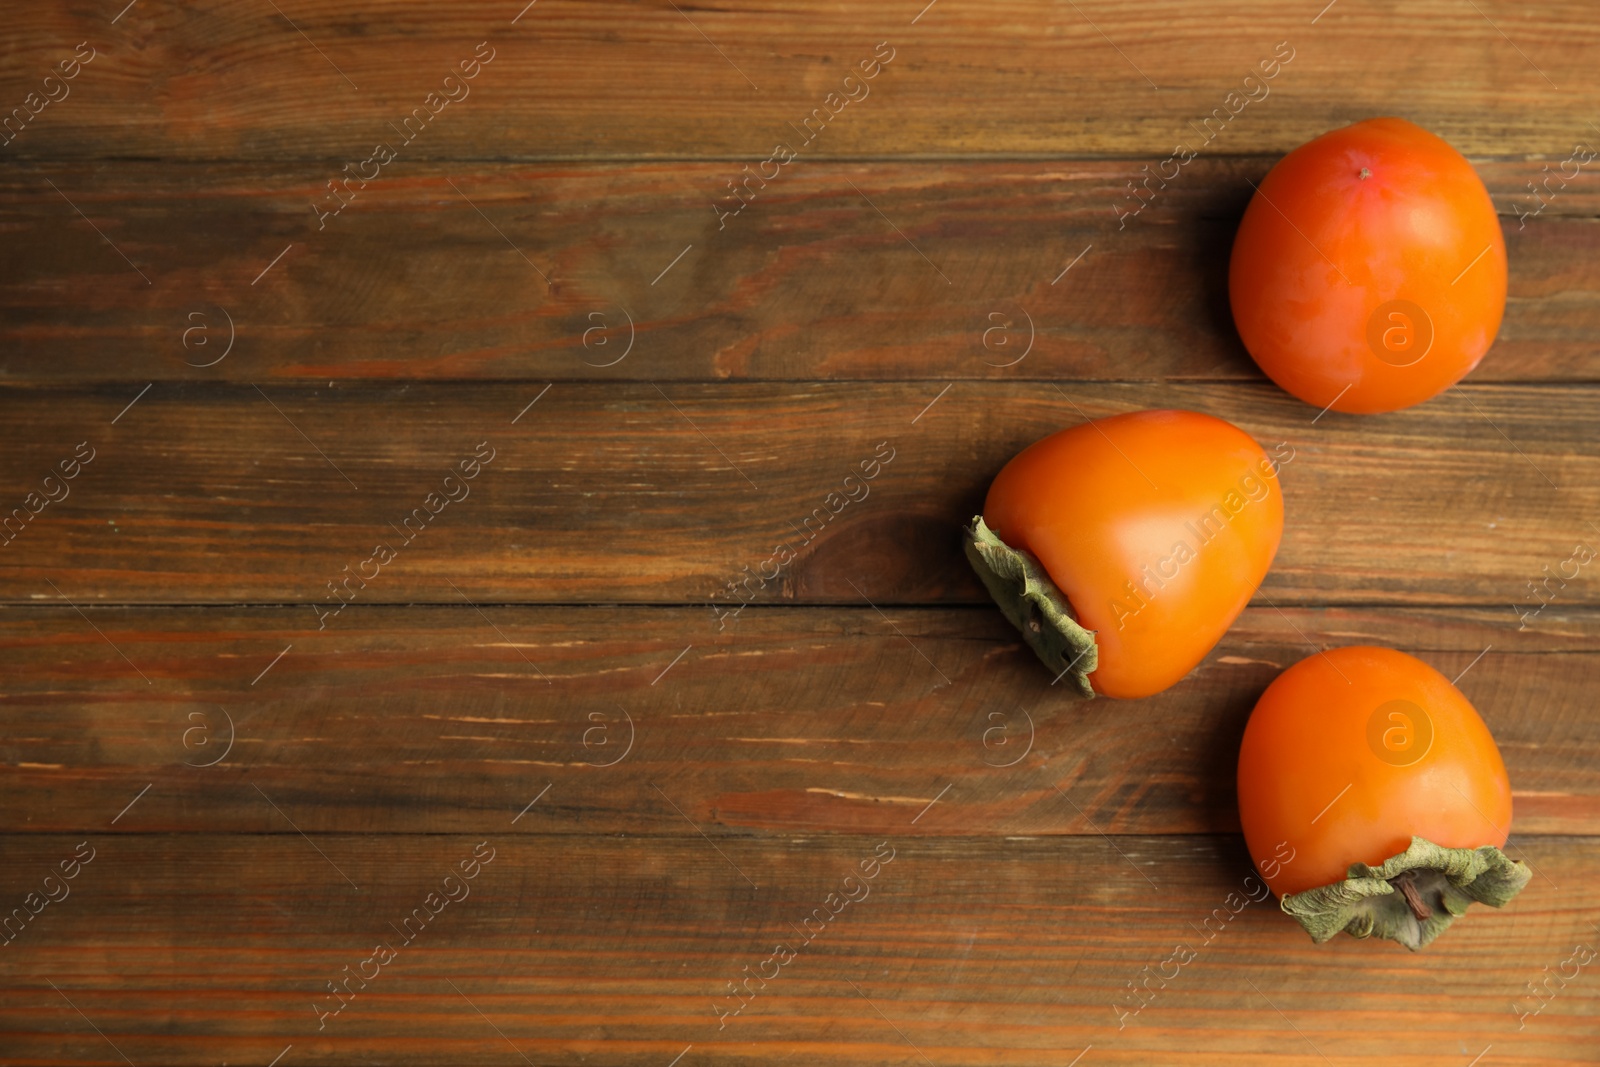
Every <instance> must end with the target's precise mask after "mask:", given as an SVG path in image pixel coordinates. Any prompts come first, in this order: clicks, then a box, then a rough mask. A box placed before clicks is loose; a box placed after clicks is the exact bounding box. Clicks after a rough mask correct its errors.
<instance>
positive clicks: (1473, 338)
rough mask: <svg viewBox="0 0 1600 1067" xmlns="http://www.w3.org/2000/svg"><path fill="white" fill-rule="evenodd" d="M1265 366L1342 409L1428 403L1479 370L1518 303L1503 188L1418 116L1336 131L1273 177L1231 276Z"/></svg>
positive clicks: (1237, 242)
mask: <svg viewBox="0 0 1600 1067" xmlns="http://www.w3.org/2000/svg"><path fill="white" fill-rule="evenodd" d="M1228 296H1229V300H1230V302H1231V303H1232V305H1233V321H1234V324H1235V325H1236V326H1238V328H1239V337H1240V338H1241V339H1242V340H1243V341H1244V346H1245V348H1246V349H1248V350H1249V352H1250V355H1251V356H1252V357H1253V358H1254V359H1255V361H1256V362H1257V363H1258V364H1260V366H1261V369H1262V370H1263V371H1265V372H1266V373H1267V376H1268V377H1270V378H1271V379H1272V380H1273V381H1275V382H1277V383H1278V384H1279V385H1280V386H1282V387H1283V388H1284V389H1285V390H1287V391H1288V392H1290V393H1293V394H1294V395H1295V396H1297V397H1299V398H1300V399H1301V400H1304V401H1306V402H1307V403H1308V404H1312V405H1314V406H1316V407H1319V408H1327V407H1331V408H1333V409H1334V410H1336V411H1352V412H1375V411H1394V410H1397V409H1399V408H1404V407H1410V406H1411V405H1412V404H1420V403H1421V402H1422V401H1424V400H1427V399H1428V398H1429V397H1431V396H1434V395H1436V394H1438V393H1440V392H1442V391H1444V390H1445V389H1448V388H1449V387H1450V386H1452V385H1454V384H1455V383H1456V382H1457V381H1459V380H1460V379H1461V378H1462V377H1463V376H1465V375H1466V374H1467V372H1469V371H1471V370H1472V368H1473V367H1475V366H1477V365H1478V361H1479V360H1481V359H1482V358H1483V355H1484V353H1485V352H1487V351H1488V350H1489V346H1490V345H1491V344H1493V343H1494V338H1495V334H1496V333H1497V332H1498V331H1499V329H1500V319H1501V316H1502V315H1503V314H1504V312H1505V306H1506V244H1505V238H1504V236H1502V234H1501V231H1500V219H1499V217H1498V216H1497V215H1496V213H1495V208H1494V203H1493V201H1491V200H1490V199H1489V192H1488V190H1487V189H1485V188H1484V186H1483V181H1482V180H1481V179H1480V178H1479V177H1478V175H1477V172H1476V171H1474V170H1473V169H1472V164H1471V163H1468V162H1467V161H1466V159H1464V158H1463V157H1462V155H1461V153H1459V152H1457V151H1456V150H1455V149H1454V148H1452V147H1450V145H1449V144H1448V143H1447V142H1445V141H1443V140H1441V139H1440V138H1438V137H1436V136H1434V135H1433V134H1431V133H1429V132H1428V131H1427V130H1425V129H1423V128H1422V127H1420V126H1417V125H1415V124H1413V123H1410V122H1407V121H1405V120H1404V119H1397V118H1377V119H1368V120H1367V121H1365V122H1357V123H1355V124H1354V125H1351V126H1346V127H1344V128H1343V129H1338V130H1334V131H1332V132H1331V133H1326V134H1323V135H1322V136H1321V137H1318V138H1317V139H1316V140H1314V141H1310V142H1308V143H1307V144H1303V145H1301V146H1300V147H1299V148H1296V149H1295V150H1294V151H1293V152H1290V153H1289V154H1288V155H1287V156H1285V157H1283V159H1281V160H1279V161H1278V164H1277V165H1276V166H1275V167H1273V168H1272V170H1271V171H1269V172H1268V173H1267V176H1266V177H1265V178H1263V179H1262V180H1261V184H1260V186H1258V187H1257V190H1256V194H1255V196H1254V197H1253V198H1252V199H1251V201H1250V206H1249V207H1247V208H1246V209H1245V213H1244V218H1243V220H1241V221H1240V223H1239V233H1238V236H1237V237H1236V238H1235V239H1234V243H1233V257H1232V262H1231V264H1230V266H1229V270H1228Z"/></svg>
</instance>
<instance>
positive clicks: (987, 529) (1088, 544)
mask: <svg viewBox="0 0 1600 1067" xmlns="http://www.w3.org/2000/svg"><path fill="white" fill-rule="evenodd" d="M1283 447H1284V448H1287V446H1283ZM1279 456H1280V457H1282V456H1283V452H1282V451H1281V450H1280V452H1279ZM1292 458H1293V450H1292V449H1289V452H1288V456H1287V458H1284V459H1274V458H1271V457H1269V456H1268V455H1267V453H1266V451H1265V450H1263V449H1262V447H1261V446H1260V445H1259V444H1257V443H1256V442H1255V440H1254V439H1253V438H1252V437H1251V436H1250V435H1249V434H1247V433H1245V432H1244V431H1243V430H1241V429H1239V428H1238V427H1236V426H1234V425H1232V424H1231V423H1228V422H1225V421H1223V420H1222V419H1219V418H1215V417H1214V416H1211V415H1203V414H1200V413H1198V412H1193V411H1133V412H1127V413H1124V414H1120V415H1113V416H1110V417H1108V418H1103V419H1096V420H1093V421H1090V422H1085V423H1082V424H1080V425H1077V426H1072V427H1069V428H1068V429H1065V430H1061V431H1059V432H1057V433H1054V434H1051V435H1050V436H1048V437H1046V438H1044V439H1043V440H1040V441H1037V442H1035V443H1034V444H1032V445H1030V446H1029V447H1027V448H1025V449H1023V451H1022V452H1020V453H1018V454H1017V455H1016V456H1015V457H1013V458H1012V460H1011V461H1010V462H1009V463H1007V464H1006V465H1005V467H1004V468H1002V469H1001V471H1000V473H999V474H997V475H996V476H995V479H994V482H993V483H992V484H991V485H990V487H989V492H988V496H987V498H986V499H985V501H984V505H983V513H982V514H981V515H979V516H976V517H975V518H974V519H973V522H972V524H971V526H970V527H968V529H967V531H966V552H967V558H968V559H969V561H971V563H972V566H973V568H974V569H975V570H976V571H977V572H978V575H979V576H980V577H981V578H982V579H983V582H984V585H985V586H986V587H987V589H988V590H989V593H990V595H991V596H992V597H993V598H994V599H995V602H996V603H997V604H998V605H999V606H1000V609H1001V611H1002V613H1003V614H1004V615H1005V616H1006V618H1007V619H1008V620H1010V622H1011V623H1012V625H1014V626H1016V627H1017V629H1018V630H1019V631H1020V632H1021V633H1022V635H1023V638H1024V639H1025V640H1026V641H1027V643H1028V644H1029V646H1030V647H1032V648H1033V650H1034V652H1035V653H1036V654H1037V655H1038V656H1039V658H1040V659H1041V660H1042V661H1043V662H1044V664H1045V666H1046V667H1047V668H1049V670H1050V672H1051V674H1052V675H1055V676H1056V679H1057V680H1058V681H1059V680H1067V681H1068V682H1069V684H1070V685H1071V686H1072V688H1074V689H1076V690H1077V691H1078V692H1079V693H1080V694H1082V695H1083V696H1085V697H1092V696H1094V695H1096V694H1101V695H1104V696H1111V697H1138V696H1148V695H1149V694H1151V693H1158V692H1160V691H1161V690H1163V689H1166V688H1167V687H1169V686H1171V685H1173V684H1174V683H1176V682H1177V681H1179V680H1180V679H1181V678H1183V676H1184V675H1186V674H1188V673H1189V671H1190V670H1192V669H1193V668H1194V666H1195V665H1196V664H1197V663H1199V662H1200V661H1201V660H1202V659H1204V658H1205V656H1206V654H1207V653H1208V652H1210V651H1211V649H1212V648H1213V647H1214V646H1215V645H1216V643H1217V641H1218V640H1219V639H1220V638H1221V637H1222V635H1223V634H1224V633H1225V632H1227V629H1228V627H1229V626H1231V625H1232V624H1233V621H1234V620H1235V619H1236V618H1238V616H1239V613H1240V612H1241V611H1242V610H1244V607H1245V605H1246V604H1248V603H1249V601H1250V598H1251V596H1252V595H1253V594H1254V593H1255V591H1256V589H1257V588H1258V587H1259V586H1260V584H1261V581H1262V579H1263V578H1265V577H1266V574H1267V570H1268V568H1270V567H1271V565H1272V560H1273V557H1274V556H1275V555H1276V554H1277V551H1278V543H1279V541H1280V540H1281V538H1282V536H1283V495H1282V492H1281V491H1280V489H1279V486H1278V467H1279V465H1280V463H1281V462H1287V459H1292Z"/></svg>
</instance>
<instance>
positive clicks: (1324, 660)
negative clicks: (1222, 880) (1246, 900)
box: [1239, 646, 1511, 896]
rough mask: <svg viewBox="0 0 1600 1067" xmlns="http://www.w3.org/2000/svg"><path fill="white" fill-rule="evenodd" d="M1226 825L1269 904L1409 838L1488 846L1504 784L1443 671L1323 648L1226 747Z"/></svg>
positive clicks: (1392, 655) (1406, 659) (1502, 834)
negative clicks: (1235, 812) (1230, 817)
mask: <svg viewBox="0 0 1600 1067" xmlns="http://www.w3.org/2000/svg"><path fill="white" fill-rule="evenodd" d="M1239 821H1240V823H1241V824H1242V825H1243V827H1244V839H1245V843H1246V844H1247V845H1248V846H1249V848H1250V855H1251V856H1252V857H1254V858H1255V860H1256V864H1257V866H1258V867H1260V868H1261V874H1262V877H1263V878H1265V879H1266V882H1267V885H1268V887H1269V888H1271V889H1272V891H1273V892H1274V893H1277V894H1278V895H1279V896H1283V895H1286V894H1292V893H1299V892H1301V891H1303V890H1307V889H1311V888H1314V887H1317V886H1323V885H1328V884H1330V883H1333V882H1337V881H1340V880H1341V879H1343V878H1345V877H1346V871H1347V870H1348V868H1349V866H1350V865H1351V864H1352V863H1366V864H1370V865H1373V866H1376V865H1378V864H1380V863H1382V862H1383V861H1384V860H1386V859H1388V858H1389V857H1391V856H1394V855H1396V854H1397V853H1400V852H1402V851H1404V850H1405V848H1406V847H1407V845H1409V844H1410V842H1411V839H1412V838H1413V837H1422V838H1426V839H1427V840H1428V841H1431V842H1432V843H1434V844H1435V845H1439V846H1441V847H1444V848H1467V849H1473V848H1478V847H1480V846H1482V845H1494V846H1495V847H1497V848H1498V847H1499V846H1501V845H1503V844H1505V842H1506V834H1507V833H1509V832H1510V829H1511V783H1510V781H1509V780H1508V779H1507V778H1506V767H1505V764H1504V763H1503V762H1502V761H1501V759H1500V749H1499V748H1498V747H1497V746H1496V745H1495V743H1494V738H1493V737H1492V736H1491V735H1490V733H1489V728H1488V727H1487V726H1485V725H1484V723H1483V720H1482V719H1481V718H1479V717H1478V713H1477V711H1476V710H1475V709H1474V708H1473V706H1472V705H1471V704H1470V703H1469V702H1468V701H1467V698H1466V697H1464V696H1462V695H1461V691H1460V690H1459V689H1457V688H1456V687H1455V686H1453V685H1451V684H1450V682H1449V681H1448V680H1447V679H1446V678H1445V676H1444V675H1442V674H1440V673H1439V672H1438V671H1436V670H1434V669H1433V668H1432V667H1430V666H1428V665H1427V664H1426V663H1423V662H1422V661H1421V660H1419V659H1416V658H1415V657H1412V656H1408V655H1406V654H1405V653H1404V652H1396V651H1395V650H1394V649H1390V648H1372V647H1364V646H1352V647H1349V648H1336V649H1330V650H1329V651H1327V652H1319V653H1317V654H1316V655H1314V656H1309V657H1307V658H1306V659H1303V660H1301V661H1300V662H1299V663H1296V664H1295V665H1294V666H1293V667H1290V668H1289V669H1288V670H1286V671H1284V672H1283V673H1282V674H1280V675H1279V676H1278V677H1277V680H1276V681H1274V682H1273V683H1272V684H1271V685H1270V686H1268V687H1267V691H1266V692H1265V693H1263V694H1262V695H1261V700H1260V701H1259V702H1258V703H1257V704H1256V707H1255V711H1253V712H1252V713H1251V715H1250V723H1249V725H1248V726H1246V727H1245V731H1244V741H1243V743H1242V744H1241V745H1240V747H1239ZM1280 845H1283V846H1286V849H1287V853H1292V855H1293V858H1292V859H1291V860H1288V861H1287V862H1284V861H1283V860H1284V855H1286V854H1287V853H1286V852H1285V848H1281V847H1280Z"/></svg>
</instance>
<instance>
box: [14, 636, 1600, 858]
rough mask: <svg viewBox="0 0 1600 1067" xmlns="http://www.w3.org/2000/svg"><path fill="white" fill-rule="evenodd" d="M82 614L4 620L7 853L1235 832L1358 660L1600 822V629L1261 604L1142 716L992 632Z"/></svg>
mask: <svg viewBox="0 0 1600 1067" xmlns="http://www.w3.org/2000/svg"><path fill="white" fill-rule="evenodd" d="M86 615H87V617H88V620H89V621H92V622H93V627H91V626H90V625H88V622H87V621H86V619H85V618H81V617H79V616H78V615H77V614H76V613H74V612H72V611H71V610H70V609H66V608H59V609H58V608H43V607H39V608H31V609H11V610H8V611H5V612H3V613H0V661H3V662H4V663H5V664H6V675H7V678H8V686H7V694H6V698H5V701H4V703H3V704H0V738H4V739H5V740H4V741H3V742H0V761H3V762H4V764H6V765H7V773H6V774H4V775H0V810H4V811H6V812H9V813H10V822H9V827H10V828H11V829H12V830H24V829H25V830H29V831H32V832H57V831H59V832H63V833H65V832H90V831H98V830H100V829H103V828H104V827H105V825H106V822H107V820H108V819H110V818H111V816H112V815H115V814H117V813H118V812H119V811H120V810H121V809H122V808H123V807H124V806H125V805H128V804H129V803H130V802H132V801H134V800H135V798H136V797H137V803H136V805H135V806H134V807H133V808H132V809H131V810H129V811H128V812H126V813H125V814H123V815H122V816H121V817H120V819H119V821H118V822H117V829H118V830H131V831H139V832H167V831H202V830H204V831H221V830H229V831H232V832H236V833H259V832H266V831H271V830H274V829H282V828H283V826H284V823H283V822H282V821H281V820H280V817H279V815H278V814H276V813H275V812H274V811H273V810H272V809H271V808H269V807H268V806H267V805H265V804H264V803H263V801H262V795H261V793H258V792H257V790H258V789H259V790H262V791H263V792H264V793H265V794H267V795H269V796H270V797H272V798H273V801H274V802H275V803H276V804H278V805H279V807H280V808H281V810H282V812H283V814H284V816H285V817H287V818H289V819H292V820H293V823H294V825H296V826H298V827H300V828H301V829H303V830H306V831H307V832H340V831H347V832H369V833H378V832H427V833H470V832H472V830H473V828H474V827H476V826H480V825H485V824H487V823H492V822H493V821H494V820H496V819H499V818H501V817H502V816H503V817H505V818H510V817H511V816H513V815H516V814H517V813H518V812H519V811H521V810H522V809H523V808H525V807H526V806H527V805H528V804H529V802H530V801H532V800H534V799H535V798H536V797H537V798H541V799H539V802H538V803H537V804H536V805H534V806H533V807H532V808H530V809H529V810H527V812H526V813H525V814H524V815H523V816H522V817H521V818H520V819H519V820H518V822H517V824H516V826H515V828H514V830H513V831H509V832H519V833H521V832H529V833H535V832H536V833H554V834H577V835H589V834H597V833H625V834H628V835H630V836H637V835H641V834H644V835H659V834H673V833H678V832H681V831H683V830H684V829H685V828H686V826H685V822H684V820H685V819H689V820H692V822H693V824H694V825H695V826H697V827H699V828H700V829H702V830H703V831H704V832H706V833H707V834H712V835H718V836H721V835H734V836H741V835H747V834H750V833H753V832H754V833H810V832H829V831H836V832H850V833H890V832H893V833H896V834H918V835H925V836H951V835H955V836H964V835H970V834H975V833H978V832H980V830H984V829H985V828H987V831H988V832H993V833H996V834H1000V833H1004V834H1029V835H1078V834H1088V835H1093V834H1095V833H1096V832H1098V831H1099V830H1106V831H1108V832H1115V833H1123V834H1171V833H1201V832H1233V831H1237V829H1238V821H1237V816H1236V814H1235V799H1234V790H1233V774H1232V767H1233V765H1234V762H1235V760H1236V757H1237V753H1238V746H1239V738H1240V735H1241V734H1242V732H1243V729H1244V724H1245V721H1246V719H1247V718H1248V716H1249V712H1250V708H1251V707H1252V706H1253V705H1254V703H1255V700H1256V698H1257V697H1258V696H1259V695H1260V693H1261V691H1262V689H1263V688H1265V686H1266V685H1267V683H1268V682H1269V681H1271V679H1272V678H1273V677H1275V676H1276V675H1277V673H1278V672H1279V671H1280V670H1281V669H1282V668H1284V667H1287V666H1289V665H1290V664H1292V663H1294V662H1296V661H1298V660H1299V659H1301V658H1303V657H1304V656H1306V655H1309V654H1310V652H1311V649H1312V647H1313V646H1315V647H1319V648H1320V647H1330V646H1338V645H1348V644H1362V643H1367V644H1383V645H1390V646H1393V647H1397V648H1401V649H1406V650H1408V651H1412V652H1413V653H1415V654H1416V655H1419V656H1420V657H1422V658H1423V659H1424V660H1426V661H1427V662H1429V663H1432V664H1433V665H1435V666H1436V667H1437V668H1438V669H1439V670H1441V671H1443V672H1444V673H1445V674H1446V675H1447V676H1449V677H1452V678H1454V677H1457V676H1458V675H1459V676H1461V681H1460V684H1461V686H1462V688H1463V691H1464V692H1466V693H1467V695H1468V696H1469V697H1470V698H1471V699H1472V700H1473V701H1474V702H1475V703H1476V706H1477V707H1478V709H1479V711H1480V712H1481V713H1482V714H1483V715H1484V717H1485V719H1486V721H1487V722H1488V723H1489V724H1490V727H1491V729H1493V731H1494V732H1495V735H1496V737H1497V739H1498V741H1499V743H1500V746H1501V749H1502V751H1503V753H1504V755H1505V759H1506V765H1507V768H1508V770H1509V773H1510V775H1511V781H1512V784H1513V789H1514V795H1515V803H1516V828H1517V829H1518V831H1519V832H1524V833H1542V834H1584V833H1592V832H1593V828H1594V826H1595V825H1596V818H1597V817H1600V722H1597V721H1596V720H1595V718H1594V716H1592V715H1589V714H1587V712H1586V711H1585V710H1583V709H1586V708H1587V707H1588V703H1589V701H1588V694H1589V693H1592V692H1593V691H1594V690H1595V688H1596V686H1600V643H1597V641H1596V638H1597V636H1600V614H1597V613H1594V612H1580V613H1575V614H1574V613H1565V612H1558V609H1557V608H1555V607H1552V608H1550V609H1547V611H1546V612H1544V613H1542V614H1541V615H1540V616H1539V617H1538V618H1537V619H1536V620H1534V621H1533V623H1532V624H1531V625H1530V626H1529V627H1528V628H1527V629H1526V630H1525V631H1521V632H1518V631H1517V629H1516V627H1515V626H1514V625H1508V619H1510V618H1511V616H1510V612H1509V611H1508V610H1507V611H1504V612H1495V611H1459V610H1458V611H1451V612H1441V611H1419V610H1414V609H1413V610H1392V609H1391V610H1377V609H1350V608H1322V609H1297V608H1288V609H1285V610H1284V611H1283V612H1281V613H1280V612H1278V611H1276V610H1273V609H1272V608H1267V607H1263V608H1260V609H1253V610H1251V611H1248V612H1246V614H1245V615H1244V616H1243V618H1242V619H1241V620H1240V622H1239V623H1238V624H1237V625H1236V626H1235V627H1234V629H1233V631H1232V632H1231V633H1230V634H1229V635H1228V636H1227V637H1226V638H1225V639H1224V640H1223V642H1222V644H1221V645H1220V646H1219V647H1218V648H1217V649H1216V650H1215V651H1214V652H1213V653H1212V654H1211V655H1210V656H1209V657H1208V658H1207V659H1206V661H1205V662H1204V663H1203V664H1202V665H1201V666H1200V667H1199V668H1198V669H1197V670H1196V672H1195V673H1194V674H1193V675H1191V676H1190V677H1189V678H1188V679H1186V680H1185V681H1184V682H1182V683H1180V684H1179V685H1178V686H1177V687H1175V688H1174V689H1172V690H1169V691H1168V692H1167V693H1164V694H1162V695H1160V696H1157V697H1153V698H1150V699H1148V700H1142V701H1139V702H1137V703H1136V704H1123V703H1118V702H1113V701H1105V700H1099V701H1094V702H1092V703H1084V702H1081V701H1079V700H1078V699H1077V698H1075V697H1072V696H1069V695H1068V694H1066V693H1063V692H1062V691H1061V689H1060V688H1059V687H1052V686H1051V684H1050V675H1049V673H1048V672H1047V671H1045V670H1044V669H1043V668H1042V667H1040V666H1039V664H1038V663H1037V662H1036V661H1035V660H1034V659H1033V658H1032V655H1031V653H1029V652H1028V651H1027V650H1026V649H1025V648H1024V647H1023V646H1022V645H1021V644H1020V642H1019V641H1018V640H1017V637H1016V634H1015V633H1014V632H1013V631H1012V630H1011V629H1010V628H1009V626H1008V625H1007V624H1006V623H1005V622H1004V620H1003V619H1001V618H1000V616H999V614H998V612H993V611H988V610H982V609H959V610H957V609H920V610H905V609H894V608H891V609H888V611H887V612H886V613H885V614H884V615H879V614H877V613H876V612H874V611H873V610H871V609H869V608H848V609H846V608H792V607H791V608H781V609H775V608H751V609H749V610H747V611H745V612H743V613H742V614H741V615H740V616H739V617H738V619H737V621H736V622H734V623H732V624H730V625H729V627H728V628H727V629H726V630H724V631H722V632H718V630H717V628H716V625H715V623H714V622H713V620H712V619H711V618H710V616H709V614H708V613H707V612H705V611H704V610H703V609H654V610H642V609H637V608H635V609H621V608H517V609H501V608H487V609H485V610H483V612H482V613H481V614H480V613H479V612H477V611H474V610H473V609H471V608H470V607H467V606H465V605H461V606H459V607H456V608H422V607H408V608H356V607H352V608H351V609H349V611H347V612H346V613H345V615H344V616H342V617H341V618H340V619H339V621H338V625H337V626H331V627H329V629H327V630H325V631H323V632H320V633H319V632H318V631H317V630H316V629H315V627H314V626H307V625H306V622H307V620H308V618H309V614H308V613H307V612H305V611H304V610H291V609H287V608H255V609H247V608H204V609H184V610H173V609H96V610H93V611H90V612H87V613H86ZM1512 621H1514V620H1512ZM124 657H126V658H124ZM146 678H148V679H149V681H148V684H147V683H146V682H145V680H144V679H146ZM147 786H148V787H149V788H148V791H147V792H141V791H142V790H145V789H146V787H147ZM546 790H548V792H546ZM419 797H425V798H426V803H419V802H418V798H419ZM935 800H936V801H937V803H936V804H932V802H933V801H935ZM930 804H932V806H931V807H930ZM925 807H926V808H928V810H927V811H926V812H925V813H924V814H922V815H921V817H920V818H917V820H916V822H915V823H910V822H909V820H911V819H912V817H913V816H916V815H917V814H918V812H919V811H921V810H922V809H923V808H925Z"/></svg>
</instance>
